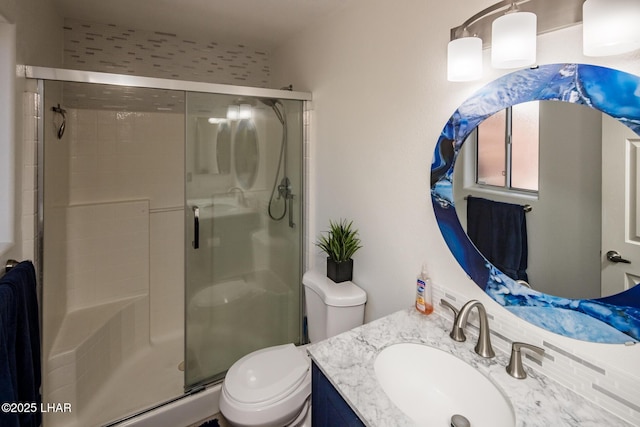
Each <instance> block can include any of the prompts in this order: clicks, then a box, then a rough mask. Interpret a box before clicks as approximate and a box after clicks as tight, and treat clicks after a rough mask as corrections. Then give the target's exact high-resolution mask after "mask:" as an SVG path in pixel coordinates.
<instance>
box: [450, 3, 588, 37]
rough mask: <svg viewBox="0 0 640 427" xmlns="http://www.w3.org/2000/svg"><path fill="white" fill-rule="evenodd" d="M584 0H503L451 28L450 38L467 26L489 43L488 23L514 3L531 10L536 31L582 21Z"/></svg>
mask: <svg viewBox="0 0 640 427" xmlns="http://www.w3.org/2000/svg"><path fill="white" fill-rule="evenodd" d="M583 3H584V0H562V1H558V0H515V1H514V0H503V1H500V2H498V3H496V4H494V5H492V6H489V7H487V8H485V9H483V10H481V11H480V12H478V13H476V14H475V15H473V16H471V17H470V18H469V19H467V20H466V21H464V22H463V23H462V24H460V25H458V26H457V27H454V28H451V30H450V40H455V39H457V38H459V37H461V35H462V32H463V31H464V30H465V29H467V30H468V31H469V33H470V34H474V35H476V36H478V37H480V38H481V39H482V40H483V41H484V44H485V47H487V46H489V43H490V42H489V40H490V34H491V23H492V22H493V20H494V19H495V18H497V17H498V16H501V15H502V14H503V13H504V12H505V11H508V10H509V9H510V8H512V7H513V6H514V5H515V6H516V7H517V8H518V10H519V11H522V12H533V13H535V14H536V16H537V17H538V34H544V33H547V32H550V31H554V30H558V29H560V28H566V27H570V26H572V25H577V24H580V23H581V22H582V4H583Z"/></svg>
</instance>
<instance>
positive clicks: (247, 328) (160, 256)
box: [30, 67, 310, 427]
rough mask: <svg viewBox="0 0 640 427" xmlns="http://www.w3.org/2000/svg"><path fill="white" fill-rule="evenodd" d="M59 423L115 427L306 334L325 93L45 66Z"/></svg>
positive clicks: (51, 379) (47, 237)
mask: <svg viewBox="0 0 640 427" xmlns="http://www.w3.org/2000/svg"><path fill="white" fill-rule="evenodd" d="M30 73H31V75H30V77H31V78H34V79H37V80H38V91H39V93H40V102H39V105H38V106H37V107H38V108H39V110H40V111H39V117H40V121H39V126H38V133H39V136H38V140H39V143H38V147H39V148H38V151H39V156H38V168H39V177H40V182H39V209H38V210H39V223H40V227H39V228H40V230H39V231H40V233H39V236H41V244H40V248H39V250H40V253H41V256H40V264H41V265H40V272H41V277H42V279H41V280H42V289H43V291H42V296H41V301H42V304H41V306H42V319H43V329H42V330H43V392H44V396H43V401H45V402H69V403H71V406H72V408H73V410H72V412H70V413H48V414H45V420H44V427H57V426H83V427H84V426H93V425H96V426H99V425H109V424H110V423H113V422H115V421H117V420H121V419H123V418H126V417H130V416H132V415H135V414H136V413H140V412H142V411H145V410H148V409H150V408H153V407H155V406H157V405H161V404H163V403H166V402H169V401H173V400H176V399H180V398H181V397H183V396H185V395H188V394H190V393H194V392H197V391H199V390H201V389H202V388H203V387H206V386H208V385H209V384H212V383H214V382H216V381H219V380H221V379H223V378H224V375H225V372H226V370H227V369H228V368H229V367H230V365H231V364H232V363H233V362H235V361H236V360H238V359H239V358H240V357H242V356H243V355H245V354H247V353H249V352H251V351H254V350H256V349H259V348H262V347H266V346H271V345H277V344H283V343H287V342H294V343H300V342H301V341H302V340H303V331H302V313H301V307H302V304H301V301H302V299H301V298H302V297H301V275H302V274H301V272H302V236H303V234H304V230H303V224H304V221H303V215H302V214H303V212H302V210H303V189H304V185H303V176H304V173H303V152H302V148H303V129H304V125H303V117H304V115H303V110H304V101H305V100H308V99H310V96H309V94H306V93H300V92H292V91H282V90H270V89H259V88H247V87H240V86H226V85H216V84H205V83H193V82H182V81H172V80H163V79H152V78H139V77H131V76H117V75H110V74H102V73H85V72H72V71H68V70H52V69H44V68H35V67H34V68H33V69H30Z"/></svg>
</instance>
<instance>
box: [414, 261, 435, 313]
mask: <svg viewBox="0 0 640 427" xmlns="http://www.w3.org/2000/svg"><path fill="white" fill-rule="evenodd" d="M416 310H418V311H419V312H420V313H422V314H431V313H433V302H432V290H431V280H429V276H428V275H427V266H426V265H425V264H423V265H422V271H421V272H420V274H419V275H418V280H417V289H416Z"/></svg>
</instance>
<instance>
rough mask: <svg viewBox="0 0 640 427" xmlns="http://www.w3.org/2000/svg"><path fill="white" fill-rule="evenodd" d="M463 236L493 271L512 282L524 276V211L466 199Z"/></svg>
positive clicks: (525, 251) (510, 204) (501, 204)
mask: <svg viewBox="0 0 640 427" xmlns="http://www.w3.org/2000/svg"><path fill="white" fill-rule="evenodd" d="M467 235H468V236H469V238H470V239H471V241H472V242H473V244H474V245H475V246H476V248H478V250H479V251H480V252H481V253H482V254H483V255H484V256H485V258H486V259H487V260H488V261H489V262H491V264H493V265H494V266H496V268H498V269H499V270H500V271H502V272H503V273H504V274H506V275H507V276H509V277H511V278H512V279H514V280H525V281H529V278H528V276H527V257H528V243H527V221H526V218H525V212H524V207H523V206H521V205H515V204H512V203H502V202H495V201H493V200H488V199H483V198H479V197H471V196H469V197H467Z"/></svg>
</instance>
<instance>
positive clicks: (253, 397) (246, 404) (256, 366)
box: [220, 344, 311, 426]
mask: <svg viewBox="0 0 640 427" xmlns="http://www.w3.org/2000/svg"><path fill="white" fill-rule="evenodd" d="M310 395H311V372H310V360H309V358H308V357H307V356H305V355H304V354H303V352H302V351H300V350H299V349H297V348H296V346H294V345H293V344H285V345H280V346H275V347H268V348H265V349H262V350H257V351H255V352H253V353H250V354H248V355H246V356H244V357H243V358H241V359H240V360H238V361H237V362H236V363H234V364H233V366H232V367H231V368H230V369H229V371H228V372H227V375H226V377H225V380H224V382H223V383H222V393H221V396H220V411H221V412H222V414H223V415H224V416H225V418H226V419H227V420H228V421H229V422H230V424H232V425H237V426H283V425H288V424H289V423H291V422H292V421H293V420H295V419H297V418H299V417H300V415H301V412H307V407H308V405H307V404H306V402H307V401H308V400H309V396H310Z"/></svg>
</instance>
